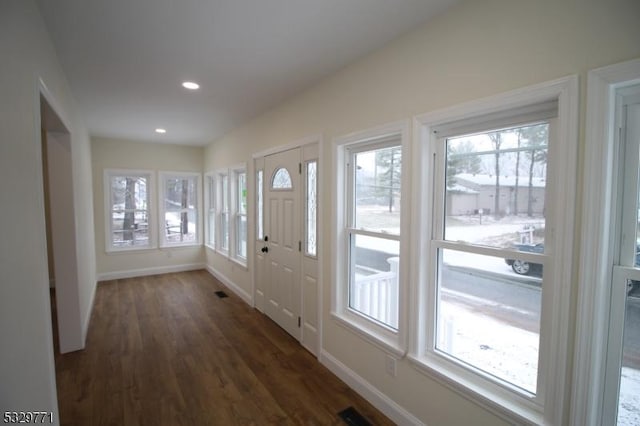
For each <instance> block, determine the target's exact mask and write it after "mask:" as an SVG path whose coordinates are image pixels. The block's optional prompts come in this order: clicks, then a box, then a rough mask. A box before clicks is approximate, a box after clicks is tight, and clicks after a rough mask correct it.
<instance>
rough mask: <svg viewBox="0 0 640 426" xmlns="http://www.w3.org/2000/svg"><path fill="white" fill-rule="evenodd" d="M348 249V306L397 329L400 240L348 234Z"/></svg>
mask: <svg viewBox="0 0 640 426" xmlns="http://www.w3.org/2000/svg"><path fill="white" fill-rule="evenodd" d="M350 252H351V253H350V259H351V268H350V269H351V270H350V283H349V307H350V308H351V309H354V310H356V311H358V312H360V313H362V314H364V315H366V316H368V317H370V318H373V319H375V320H377V321H379V322H381V323H383V324H386V325H388V326H389V327H392V328H395V329H397V328H398V263H399V257H398V256H399V254H400V243H399V242H398V241H395V240H389V239H386V238H376V237H369V236H364V235H356V234H352V235H351V246H350Z"/></svg>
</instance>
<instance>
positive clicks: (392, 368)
mask: <svg viewBox="0 0 640 426" xmlns="http://www.w3.org/2000/svg"><path fill="white" fill-rule="evenodd" d="M384 364H385V370H386V372H387V374H388V375H390V376H391V377H396V359H395V358H394V357H392V356H391V355H387V356H386V357H385V359H384Z"/></svg>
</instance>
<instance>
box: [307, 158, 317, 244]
mask: <svg viewBox="0 0 640 426" xmlns="http://www.w3.org/2000/svg"><path fill="white" fill-rule="evenodd" d="M305 165H306V167H305V169H306V182H305V189H306V208H305V214H306V221H305V254H306V255H307V256H314V257H315V256H316V255H317V244H318V243H317V235H318V161H317V160H312V161H307V162H306V163H305Z"/></svg>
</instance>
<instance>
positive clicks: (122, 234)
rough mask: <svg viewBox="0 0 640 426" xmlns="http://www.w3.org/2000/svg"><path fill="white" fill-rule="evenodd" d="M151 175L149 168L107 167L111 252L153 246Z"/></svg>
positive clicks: (107, 246) (107, 206) (107, 219)
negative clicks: (145, 169)
mask: <svg viewBox="0 0 640 426" xmlns="http://www.w3.org/2000/svg"><path fill="white" fill-rule="evenodd" d="M151 177H152V173H151V172H146V171H131V170H106V171H105V195H106V200H105V201H106V202H105V205H106V221H107V227H106V229H107V233H106V237H107V238H106V250H107V251H108V252H109V251H120V250H140V249H148V248H151V247H152V238H151V232H150V229H151V227H150V223H151V220H152V215H151V210H150V208H151V191H152V189H153V188H152V187H151V184H152V183H151V182H152V179H151Z"/></svg>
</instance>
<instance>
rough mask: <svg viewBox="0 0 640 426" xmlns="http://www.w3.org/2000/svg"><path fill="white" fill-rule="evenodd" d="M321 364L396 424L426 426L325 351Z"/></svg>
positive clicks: (322, 354)
mask: <svg viewBox="0 0 640 426" xmlns="http://www.w3.org/2000/svg"><path fill="white" fill-rule="evenodd" d="M320 363H321V364H322V365H324V366H325V367H327V368H328V369H329V370H330V371H331V372H332V373H333V374H335V375H336V376H338V377H339V378H340V380H342V381H343V382H345V383H346V384H347V385H349V387H350V388H351V389H353V390H354V391H356V392H357V393H358V394H360V396H362V397H363V398H364V399H366V400H367V401H369V402H370V403H371V405H373V406H374V407H376V408H377V409H378V410H380V411H382V412H383V413H384V414H385V415H386V416H387V417H389V418H390V419H391V420H392V421H393V422H395V423H396V424H399V425H417V426H425V424H424V422H422V421H420V419H418V418H417V417H416V416H414V415H413V414H411V413H409V412H408V411H407V410H405V409H404V408H402V407H401V406H400V405H398V404H397V403H396V402H395V401H393V400H392V399H391V398H389V397H388V396H387V395H385V394H384V393H382V392H380V391H379V390H378V389H377V388H376V387H374V386H373V385H372V384H371V383H369V382H367V381H366V380H365V379H363V378H362V377H361V376H359V375H358V374H356V373H355V372H354V371H353V370H351V369H350V368H349V367H347V366H346V365H344V364H343V363H342V362H340V361H338V360H337V359H336V358H335V357H334V356H333V355H331V354H330V353H329V352H327V351H325V350H324V349H323V350H322V352H321V354H320Z"/></svg>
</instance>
